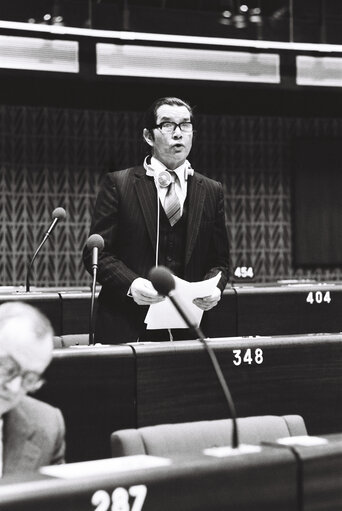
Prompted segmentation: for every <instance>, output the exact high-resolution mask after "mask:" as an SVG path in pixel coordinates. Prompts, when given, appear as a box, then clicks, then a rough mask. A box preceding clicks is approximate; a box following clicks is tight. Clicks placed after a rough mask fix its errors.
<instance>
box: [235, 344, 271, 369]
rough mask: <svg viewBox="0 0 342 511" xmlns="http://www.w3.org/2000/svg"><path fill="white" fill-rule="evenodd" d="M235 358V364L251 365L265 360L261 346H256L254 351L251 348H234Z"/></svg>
mask: <svg viewBox="0 0 342 511" xmlns="http://www.w3.org/2000/svg"><path fill="white" fill-rule="evenodd" d="M233 354H234V358H233V364H234V365H236V366H239V365H241V364H248V365H251V364H253V363H255V364H262V363H263V361H264V357H263V352H262V349H261V348H256V349H255V350H254V351H253V350H251V348H247V349H246V350H233Z"/></svg>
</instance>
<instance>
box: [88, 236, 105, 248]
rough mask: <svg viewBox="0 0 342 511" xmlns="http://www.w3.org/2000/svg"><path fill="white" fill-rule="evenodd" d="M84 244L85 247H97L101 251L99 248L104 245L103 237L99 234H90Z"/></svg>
mask: <svg viewBox="0 0 342 511" xmlns="http://www.w3.org/2000/svg"><path fill="white" fill-rule="evenodd" d="M86 245H87V248H89V250H92V249H93V248H97V249H98V250H99V252H101V250H102V249H103V247H104V239H103V238H102V236H100V234H92V235H91V236H89V238H88V239H87V243H86Z"/></svg>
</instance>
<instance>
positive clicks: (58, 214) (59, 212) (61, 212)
mask: <svg viewBox="0 0 342 511" xmlns="http://www.w3.org/2000/svg"><path fill="white" fill-rule="evenodd" d="M52 218H53V219H55V218H58V220H64V218H66V211H65V209H64V208H56V209H54V210H53V212H52Z"/></svg>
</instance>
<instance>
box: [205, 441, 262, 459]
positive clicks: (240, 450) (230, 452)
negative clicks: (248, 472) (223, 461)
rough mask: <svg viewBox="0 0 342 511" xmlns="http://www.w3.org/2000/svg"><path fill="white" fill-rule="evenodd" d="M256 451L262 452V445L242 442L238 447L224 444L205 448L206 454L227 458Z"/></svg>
mask: <svg viewBox="0 0 342 511" xmlns="http://www.w3.org/2000/svg"><path fill="white" fill-rule="evenodd" d="M255 452H261V447H260V446H259V445H248V444H240V445H239V447H236V449H233V447H228V446H222V447H210V448H208V449H204V450H203V453H204V454H206V455H207V456H214V457H215V458H225V457H226V456H237V455H238V454H251V453H255Z"/></svg>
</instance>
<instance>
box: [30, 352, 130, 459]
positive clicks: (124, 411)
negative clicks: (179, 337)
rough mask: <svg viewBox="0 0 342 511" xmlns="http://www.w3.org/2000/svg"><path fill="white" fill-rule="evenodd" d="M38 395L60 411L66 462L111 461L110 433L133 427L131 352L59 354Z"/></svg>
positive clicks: (48, 370)
mask: <svg viewBox="0 0 342 511" xmlns="http://www.w3.org/2000/svg"><path fill="white" fill-rule="evenodd" d="M46 379H47V384H46V385H45V386H44V387H43V388H42V389H41V390H40V391H39V392H37V394H36V397H37V398H38V399H41V400H43V401H46V402H48V403H50V404H52V405H53V406H57V407H58V408H60V409H61V410H62V413H63V416H64V419H65V422H66V430H67V436H66V441H67V461H69V462H71V461H82V460H90V459H97V458H106V457H109V456H110V443H109V438H110V434H111V433H112V431H114V430H115V429H120V428H128V427H134V424H135V361H134V357H133V352H132V350H131V348H130V347H129V346H113V347H108V348H106V347H97V346H96V347H79V348H67V349H60V350H55V352H54V357H53V360H52V362H51V365H50V366H49V368H48V369H47V371H46Z"/></svg>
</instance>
